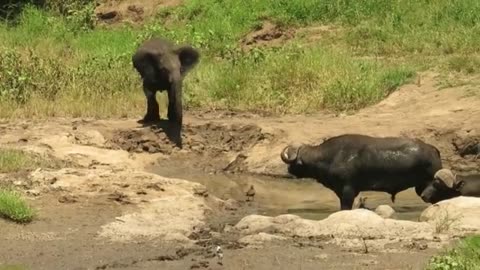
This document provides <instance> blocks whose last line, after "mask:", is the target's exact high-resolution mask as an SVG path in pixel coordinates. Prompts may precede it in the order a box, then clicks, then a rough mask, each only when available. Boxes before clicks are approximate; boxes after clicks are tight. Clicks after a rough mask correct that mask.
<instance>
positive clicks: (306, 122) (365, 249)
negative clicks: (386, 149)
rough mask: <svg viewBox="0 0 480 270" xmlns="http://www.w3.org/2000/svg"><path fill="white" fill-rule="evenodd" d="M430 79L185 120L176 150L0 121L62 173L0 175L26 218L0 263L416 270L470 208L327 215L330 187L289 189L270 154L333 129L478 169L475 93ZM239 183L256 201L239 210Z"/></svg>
mask: <svg viewBox="0 0 480 270" xmlns="http://www.w3.org/2000/svg"><path fill="white" fill-rule="evenodd" d="M439 80H440V79H439V78H438V77H437V76H436V75H435V74H432V73H426V74H422V78H421V84H420V85H419V84H415V85H414V84H412V85H406V86H404V87H402V89H400V90H399V91H397V92H395V93H394V94H392V95H391V96H390V97H388V98H387V99H385V100H384V101H383V102H381V103H379V104H377V105H375V106H372V107H370V108H366V109H364V110H361V111H359V112H358V113H356V114H354V115H331V114H327V113H319V114H315V115H298V116H295V115H290V116H283V117H273V116H268V117H263V116H259V115H255V114H248V113H232V112H193V111H190V112H187V113H186V114H187V119H186V121H185V122H186V124H185V128H184V133H183V136H184V148H183V149H178V148H176V147H174V146H173V144H172V143H171V142H170V141H169V140H168V138H167V136H166V135H165V133H164V132H163V130H162V128H161V127H140V126H138V124H137V123H136V122H135V120H136V119H129V120H93V119H58V118H57V119H48V120H28V121H2V122H1V123H0V144H1V146H2V147H6V148H17V149H22V150H25V151H28V152H34V153H37V154H39V155H42V156H44V157H45V158H47V159H52V160H53V159H55V160H60V161H62V162H63V163H62V164H64V165H63V168H55V169H53V168H50V169H49V168H39V169H37V170H34V171H21V172H16V173H12V174H3V175H1V176H0V181H1V182H2V184H12V185H15V186H17V187H18V188H19V189H20V190H22V191H24V192H25V194H26V196H27V197H28V199H29V203H30V204H32V205H33V206H34V207H35V208H36V209H37V210H38V214H37V217H36V219H35V221H34V222H33V223H31V224H28V225H17V224H14V223H12V222H7V221H3V220H1V221H0V230H1V234H0V242H1V243H2V245H1V246H0V265H2V264H3V265H18V266H19V267H24V268H23V269H272V267H274V268H275V269H318V267H319V266H320V267H322V268H324V269H367V268H368V269H423V267H424V265H425V263H426V262H427V261H428V258H429V257H430V256H431V255H432V254H435V253H437V252H438V251H439V249H441V248H442V247H444V246H445V245H448V244H451V243H452V241H454V240H455V239H456V238H457V237H459V236H463V235H465V234H470V233H475V232H477V233H478V230H479V229H480V221H479V218H478V217H479V216H480V215H479V213H478V209H480V202H479V200H480V199H475V198H456V199H453V200H449V201H445V202H442V203H439V204H438V205H433V206H429V205H427V204H424V203H423V202H421V200H420V199H418V198H417V197H416V196H414V195H412V194H414V192H412V191H411V190H408V191H404V192H402V193H400V194H399V195H398V196H397V200H396V202H395V204H392V203H391V202H389V200H388V196H387V195H386V194H381V193H375V192H366V193H365V194H362V196H367V198H368V200H367V205H368V206H369V207H370V208H375V207H376V206H378V205H380V204H390V205H391V206H392V207H393V208H394V209H395V211H397V213H396V216H394V217H393V218H390V219H385V218H382V217H380V216H379V215H377V214H376V213H374V212H373V211H369V210H365V209H355V210H352V211H341V212H340V211H338V207H339V202H338V199H336V197H335V196H334V195H333V193H332V192H331V191H329V190H327V189H325V188H323V187H322V186H321V185H320V184H317V183H313V182H312V181H299V180H295V179H289V178H288V175H287V174H286V167H285V166H284V165H283V164H282V162H281V159H280V157H279V154H280V151H281V150H282V148H283V147H285V145H286V144H288V143H291V142H307V143H318V142H321V141H322V140H323V139H325V138H327V137H330V136H335V135H339V134H343V133H363V134H369V135H376V136H388V135H396V136H410V137H417V138H421V139H423V140H425V141H427V142H429V143H432V144H434V145H435V146H437V147H438V148H439V149H440V151H441V154H442V159H443V161H444V165H445V167H449V168H453V169H454V170H456V171H457V172H463V173H479V165H480V159H477V160H474V159H473V155H469V154H467V155H465V156H463V157H462V156H461V155H460V152H462V149H465V147H466V146H468V145H470V144H472V143H473V142H478V140H479V139H480V128H479V125H478V123H479V122H480V106H479V105H480V99H479V97H478V96H479V95H471V94H467V93H472V91H478V90H475V89H474V88H472V87H471V85H468V84H467V85H464V86H461V87H455V88H445V89H441V90H439V87H438V81H439ZM472 89H473V90H472ZM477 94H478V93H477ZM251 184H253V185H255V188H256V190H257V194H256V196H255V200H254V201H253V202H246V201H245V197H244V192H245V191H246V190H247V189H248V187H249V186H250V185H251ZM295 209H297V210H298V209H303V210H305V209H310V210H311V211H310V214H311V215H307V214H306V213H304V212H305V211H304V212H303V213H300V212H301V211H299V210H298V211H299V212H298V213H296V212H295V211H293V210H295ZM315 209H316V210H315ZM425 209H426V210H425ZM317 210H318V212H315V211H317ZM307 212H308V211H307ZM312 213H313V214H312ZM412 213H413V214H412ZM459 213H461V215H459ZM217 246H220V247H221V248H222V250H223V259H222V260H221V262H219V258H218V257H217V256H216V255H215V248H216V247H217ZM260 254H261V255H260Z"/></svg>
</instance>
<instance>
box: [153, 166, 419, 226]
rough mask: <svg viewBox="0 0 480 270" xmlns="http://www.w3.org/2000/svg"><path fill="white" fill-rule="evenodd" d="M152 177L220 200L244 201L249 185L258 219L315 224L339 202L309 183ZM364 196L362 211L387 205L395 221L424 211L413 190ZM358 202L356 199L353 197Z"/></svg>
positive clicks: (198, 175)
mask: <svg viewBox="0 0 480 270" xmlns="http://www.w3.org/2000/svg"><path fill="white" fill-rule="evenodd" d="M150 171H152V172H153V173H156V174H159V175H162V176H165V177H173V178H181V179H186V180H189V181H193V182H197V183H200V184H203V185H205V186H206V187H207V189H208V190H209V192H210V193H211V194H213V195H215V196H217V197H219V198H221V199H229V198H233V199H235V200H246V196H245V192H246V191H247V190H248V189H249V187H250V185H254V186H255V190H256V195H255V202H256V204H257V205H258V207H259V210H260V211H259V213H258V214H261V215H268V216H276V215H280V214H294V215H298V216H301V217H303V218H308V219H314V220H319V219H323V218H325V217H327V216H328V215H330V214H332V213H334V212H337V211H339V210H340V201H339V199H338V198H337V196H336V195H335V194H334V193H333V192H332V191H331V190H329V189H327V188H325V187H323V186H322V185H321V184H319V183H316V182H315V181H313V180H306V179H303V180H301V179H283V178H272V177H263V176H251V175H241V174H238V175H236V174H206V173H204V172H202V171H200V170H195V169H192V168H191V167H190V168H179V167H178V164H176V166H156V167H154V168H151V169H150ZM359 196H366V197H367V198H368V199H367V201H366V207H368V208H371V209H375V208H376V207H377V206H378V205H381V204H388V205H390V206H392V207H393V209H395V211H396V215H397V216H396V218H398V219H406V220H417V219H418V217H419V216H420V213H421V212H422V211H423V210H424V209H425V208H426V207H428V204H426V203H424V202H423V201H422V200H421V199H420V198H419V197H418V196H417V194H416V193H415V190H414V189H413V188H411V189H408V190H406V191H403V192H401V193H399V194H397V196H396V200H395V203H394V204H393V203H392V202H391V200H390V195H389V194H387V193H384V192H374V191H371V192H370V191H369V192H362V193H360V195H359ZM357 198H358V197H357Z"/></svg>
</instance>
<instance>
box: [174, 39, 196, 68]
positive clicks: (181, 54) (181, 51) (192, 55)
mask: <svg viewBox="0 0 480 270" xmlns="http://www.w3.org/2000/svg"><path fill="white" fill-rule="evenodd" d="M175 53H176V54H177V55H178V59H180V64H181V65H182V67H181V73H182V74H184V73H186V72H188V71H190V70H191V69H192V68H194V67H195V65H196V64H197V63H198V62H199V60H200V53H199V52H198V51H197V50H196V49H194V48H193V47H191V46H188V45H184V46H180V47H178V48H177V49H175Z"/></svg>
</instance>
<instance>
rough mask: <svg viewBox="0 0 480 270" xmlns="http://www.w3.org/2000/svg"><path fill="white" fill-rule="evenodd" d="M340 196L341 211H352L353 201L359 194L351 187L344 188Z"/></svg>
mask: <svg viewBox="0 0 480 270" xmlns="http://www.w3.org/2000/svg"><path fill="white" fill-rule="evenodd" d="M339 195H340V210H352V207H353V201H354V200H355V197H356V196H357V195H358V194H355V191H354V190H353V188H352V187H350V186H345V187H343V190H342V192H341V194H339Z"/></svg>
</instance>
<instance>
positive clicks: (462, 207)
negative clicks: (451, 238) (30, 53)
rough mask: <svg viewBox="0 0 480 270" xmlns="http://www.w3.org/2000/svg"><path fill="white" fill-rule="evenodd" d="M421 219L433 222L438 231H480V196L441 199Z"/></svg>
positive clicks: (458, 232)
mask: <svg viewBox="0 0 480 270" xmlns="http://www.w3.org/2000/svg"><path fill="white" fill-rule="evenodd" d="M420 221H425V222H428V223H430V224H432V225H433V226H434V227H435V230H436V232H438V233H449V234H453V235H463V234H464V233H470V232H480V198H475V197H464V196H461V197H456V198H453V199H449V200H444V201H440V202H438V203H436V204H433V205H431V206H429V207H428V208H427V209H425V210H424V211H423V212H422V214H421V215H420Z"/></svg>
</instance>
